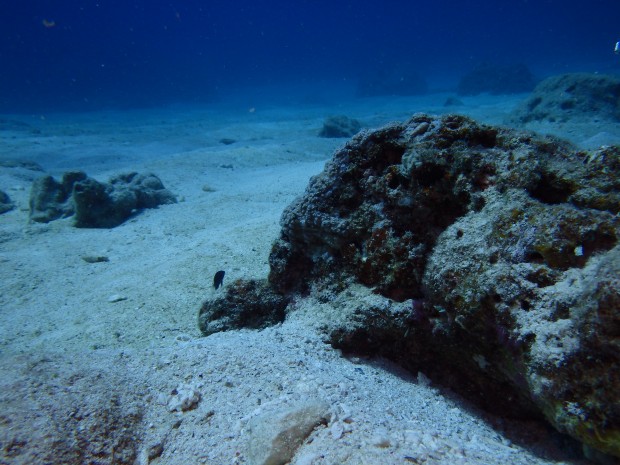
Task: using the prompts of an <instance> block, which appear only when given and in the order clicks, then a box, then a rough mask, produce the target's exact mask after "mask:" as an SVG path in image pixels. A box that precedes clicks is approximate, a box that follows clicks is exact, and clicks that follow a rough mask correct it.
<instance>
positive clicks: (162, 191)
mask: <svg viewBox="0 0 620 465" xmlns="http://www.w3.org/2000/svg"><path fill="white" fill-rule="evenodd" d="M175 202H176V197H175V196H174V195H173V194H172V193H171V192H170V191H169V190H167V189H166V188H165V187H164V185H163V184H162V182H161V180H160V179H159V178H158V177H157V176H155V175H154V174H138V173H127V174H120V175H118V176H115V177H113V178H112V179H110V182H109V183H107V184H105V183H100V182H98V181H96V180H94V179H92V178H89V177H88V176H87V175H86V173H84V172H82V171H69V172H67V173H65V174H63V176H62V180H61V181H60V182H58V181H56V180H55V179H54V178H53V177H52V176H43V177H41V178H39V179H37V180H36V181H35V182H34V183H33V185H32V189H31V191H30V219H31V220H32V221H36V222H39V223H48V222H50V221H53V220H56V219H58V218H66V217H69V216H72V215H75V226H76V227H78V228H113V227H115V226H118V225H119V224H121V223H123V221H125V220H126V219H128V218H129V217H130V216H131V215H132V214H134V213H135V212H136V211H138V210H141V209H144V208H155V207H157V206H158V205H162V204H167V203H175Z"/></svg>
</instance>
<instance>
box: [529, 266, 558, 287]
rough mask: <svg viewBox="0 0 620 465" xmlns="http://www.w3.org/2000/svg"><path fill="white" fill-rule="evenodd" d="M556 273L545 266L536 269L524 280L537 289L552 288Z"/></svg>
mask: <svg viewBox="0 0 620 465" xmlns="http://www.w3.org/2000/svg"><path fill="white" fill-rule="evenodd" d="M557 278H558V276H557V272H554V271H552V270H550V269H549V268H547V267H546V266H543V267H540V268H538V269H537V270H536V271H534V272H532V273H529V274H528V275H527V276H526V277H525V279H527V280H528V281H529V282H531V283H534V284H536V285H537V286H538V287H549V286H553V285H554V284H555V283H556V281H557Z"/></svg>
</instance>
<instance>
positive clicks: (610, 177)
mask: <svg viewBox="0 0 620 465" xmlns="http://www.w3.org/2000/svg"><path fill="white" fill-rule="evenodd" d="M619 212H620V148H618V147H606V148H601V149H600V150H598V151H595V152H584V151H577V150H575V149H574V148H573V147H572V146H571V145H570V144H568V143H564V142H561V141H558V140H555V139H551V138H542V137H538V136H536V135H534V134H530V133H519V132H516V131H514V130H509V129H501V128H497V127H491V126H486V125H479V124H476V123H475V122H474V121H472V120H469V119H467V118H465V117H461V116H455V115H446V116H443V117H440V118H436V117H432V116H427V115H417V116H414V117H413V118H412V119H410V120H409V121H407V122H406V123H403V124H392V125H389V126H386V127H384V128H382V129H379V130H377V131H374V132H362V133H360V134H358V135H357V136H356V137H354V138H353V139H352V140H351V141H350V142H349V143H348V144H347V145H346V146H345V147H344V148H342V149H341V150H339V151H338V152H336V153H335V155H334V157H333V159H332V160H331V161H330V162H329V163H328V164H327V165H326V167H325V170H324V172H323V173H322V174H320V175H318V176H316V177H314V178H313V179H312V180H311V182H310V185H309V186H308V188H307V190H306V192H305V194H304V195H303V196H302V197H300V198H298V199H297V200H296V201H295V202H293V204H292V205H290V206H289V207H288V208H287V209H286V211H285V212H284V214H283V217H282V232H281V237H280V238H279V239H278V240H277V241H276V242H275V244H274V246H273V250H272V253H271V256H270V265H271V272H270V276H269V281H270V283H271V286H272V287H273V289H274V290H275V291H277V292H278V293H280V294H283V295H293V294H300V295H305V296H307V297H306V298H308V299H316V303H317V305H320V306H321V308H322V310H321V314H326V312H325V311H324V308H323V307H324V306H326V305H327V306H330V305H331V306H332V307H333V309H332V315H331V317H330V318H327V319H326V320H325V321H324V327H325V328H326V330H327V331H328V332H329V333H330V338H331V341H332V343H333V344H334V345H335V346H337V347H340V348H342V349H344V350H349V351H357V352H364V353H370V354H381V355H384V356H387V357H390V358H392V359H394V360H396V361H398V362H399V363H400V364H402V365H403V366H405V367H407V368H409V369H411V370H414V371H417V370H422V371H423V372H425V373H428V374H430V375H431V377H434V378H435V379H437V380H439V381H441V382H443V383H446V384H448V385H450V386H451V387H452V388H454V389H456V390H457V391H459V392H461V393H462V394H464V395H465V396H467V397H469V398H471V399H476V400H478V401H479V402H481V403H482V404H483V405H484V406H485V407H488V408H493V409H494V410H496V411H499V412H500V413H510V414H515V415H521V416H528V417H531V416H534V417H536V416H544V417H545V418H546V419H547V420H548V421H549V422H550V423H551V424H553V425H554V426H555V427H556V428H557V429H558V430H560V431H563V432H566V433H568V434H570V435H572V436H573V437H575V438H577V439H579V440H580V441H582V442H583V443H584V444H585V445H586V447H593V448H595V449H598V450H600V451H603V452H605V453H607V454H612V455H616V456H620V247H619V246H618V245H617V242H618V237H619V235H620V219H619V217H618V214H619ZM270 292H271V291H270Z"/></svg>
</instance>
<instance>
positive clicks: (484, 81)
mask: <svg viewBox="0 0 620 465" xmlns="http://www.w3.org/2000/svg"><path fill="white" fill-rule="evenodd" d="M535 85H536V80H535V79H534V76H533V75H532V73H531V72H530V70H529V69H528V68H527V66H525V65H507V66H500V65H493V64H489V63H483V64H480V65H478V66H476V67H475V68H474V69H473V70H472V71H471V72H469V73H468V74H466V75H465V76H463V77H462V78H461V81H460V82H459V85H458V93H459V94H460V95H478V94H481V93H483V92H488V93H490V94H495V95H496V94H516V93H519V92H529V91H530V90H532V89H533V88H534V86H535Z"/></svg>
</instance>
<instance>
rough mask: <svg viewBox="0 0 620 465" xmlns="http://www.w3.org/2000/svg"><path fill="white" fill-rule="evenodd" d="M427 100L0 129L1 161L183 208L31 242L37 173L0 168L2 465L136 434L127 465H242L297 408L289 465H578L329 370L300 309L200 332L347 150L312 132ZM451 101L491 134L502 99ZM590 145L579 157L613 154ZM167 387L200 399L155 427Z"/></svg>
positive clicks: (36, 229)
mask: <svg viewBox="0 0 620 465" xmlns="http://www.w3.org/2000/svg"><path fill="white" fill-rule="evenodd" d="M445 98H446V95H435V96H430V97H426V98H424V99H413V98H412V99H404V98H403V99H398V100H394V99H391V100H381V99H369V100H363V101H355V102H351V103H350V104H349V105H338V106H331V107H330V106H307V107H288V108H260V107H258V108H256V110H255V111H254V112H249V111H248V108H249V107H250V106H251V105H250V104H248V105H247V107H244V106H243V105H239V106H238V107H236V108H234V107H224V106H223V105H219V106H216V107H213V108H202V109H200V108H167V109H160V110H157V111H141V112H137V111H134V112H124V113H121V112H107V113H105V112H101V113H96V114H88V115H44V118H43V117H42V116H40V115H35V116H32V117H24V116H14V115H13V116H11V115H4V116H2V117H3V118H5V119H15V120H19V121H23V122H26V123H29V124H31V125H32V126H33V127H36V128H38V129H39V132H38V133H32V132H27V131H20V130H16V131H4V132H3V133H2V134H0V136H1V137H2V139H1V140H0V160H2V159H18V160H29V161H35V162H38V163H40V164H41V165H42V166H43V167H44V168H45V170H46V171H47V172H48V173H50V174H52V175H54V176H56V177H59V176H60V175H61V174H62V173H63V172H65V171H67V170H71V169H80V170H83V171H86V173H87V174H88V175H89V176H92V177H94V178H96V179H99V180H102V181H106V180H107V179H108V177H109V176H111V175H114V174H118V173H122V172H127V171H138V172H153V173H155V174H156V175H158V176H159V177H160V178H161V179H162V181H163V182H164V184H165V186H166V187H167V188H169V189H170V190H171V191H172V192H174V193H175V194H177V195H178V196H179V198H180V200H181V201H180V202H179V203H178V204H174V205H166V206H162V207H160V208H158V209H154V210H147V211H144V212H143V213H141V214H139V215H137V216H136V217H134V218H132V219H131V220H129V221H127V222H126V223H124V224H123V225H121V226H119V227H117V228H114V229H110V230H107V229H76V228H74V227H73V226H72V220H71V219H65V220H58V221H54V222H51V223H49V224H47V225H42V224H31V223H29V222H28V195H29V190H30V185H31V182H32V180H33V179H34V178H36V177H38V176H40V175H41V174H42V173H40V172H33V171H29V170H26V169H23V168H0V189H2V190H4V191H6V192H7V193H8V194H9V195H10V196H11V197H12V199H13V200H14V201H15V203H16V205H17V207H16V208H15V209H14V210H13V211H11V212H9V213H6V214H4V215H1V216H0V334H1V337H0V351H1V352H0V366H1V370H2V371H1V376H0V383H1V385H0V402H1V404H0V405H1V406H2V410H1V411H0V446H1V449H2V450H0V463H7V464H18V463H20V464H21V463H23V464H31V463H64V462H65V461H66V460H68V459H67V458H66V457H64V456H62V455H61V452H59V451H62V449H63V447H62V442H63V441H64V442H66V443H73V444H81V446H80V447H83V448H88V447H89V446H88V444H94V443H96V442H97V437H98V436H97V434H98V433H97V431H96V430H97V428H99V429H105V428H106V427H105V426H101V425H105V424H106V422H108V423H113V422H114V421H115V419H116V417H119V418H120V417H126V418H135V417H138V416H140V415H142V419H141V420H140V421H137V422H135V423H136V425H137V426H136V427H135V431H133V432H132V434H133V435H134V437H135V441H137V442H138V443H139V444H141V445H140V448H141V450H142V453H141V456H140V459H139V463H140V464H146V463H154V464H155V463H159V464H200V463H208V464H231V463H233V464H237V463H238V464H244V463H252V462H251V461H250V458H249V457H248V454H247V444H248V441H249V437H250V434H251V433H250V432H249V430H248V423H249V422H250V420H251V419H252V418H253V417H255V416H257V415H259V414H264V413H266V414H267V415H269V414H270V412H274V415H275V412H279V411H283V410H286V409H287V408H289V407H290V406H294V405H297V404H298V403H299V402H301V401H302V400H307V399H318V400H321V401H325V402H327V404H328V405H329V411H330V413H329V420H328V422H327V424H326V425H322V426H319V427H317V428H316V429H315V430H314V432H313V433H312V434H311V436H310V437H309V438H308V440H307V441H306V442H305V443H304V445H303V446H302V447H301V448H300V449H299V450H298V452H297V455H296V456H295V458H294V459H293V461H292V462H291V463H294V464H305V465H310V464H315V465H319V464H330V465H331V464H351V465H357V464H402V463H416V464H421V463H424V464H461V463H462V464H508V463H510V464H547V463H578V462H576V461H567V462H561V460H568V459H567V458H566V457H567V456H566V454H565V453H566V450H562V447H561V446H560V445H558V443H557V441H555V442H554V435H552V434H550V433H549V431H548V430H547V429H545V428H544V427H543V426H541V425H537V424H525V425H524V424H520V423H518V422H509V421H505V420H502V419H498V418H494V417H491V416H489V415H486V414H483V413H481V412H478V411H476V409H475V408H473V407H471V406H470V405H468V404H467V403H466V402H463V401H461V400H459V399H458V398H456V397H455V396H453V395H451V394H450V393H449V392H448V391H445V390H442V389H440V388H438V387H437V386H433V385H428V383H427V382H426V380H425V378H424V377H423V376H422V375H420V376H419V377H418V376H416V375H410V374H407V373H403V372H401V371H400V370H398V369H397V368H395V367H393V366H391V365H390V364H388V363H386V362H385V361H382V360H359V359H353V360H351V359H347V358H345V357H343V356H341V354H340V353H339V352H338V351H335V350H333V349H332V348H331V347H330V346H329V345H327V344H325V342H324V335H323V334H321V333H320V331H319V330H318V329H316V328H315V326H316V325H313V320H312V312H313V309H312V307H311V305H312V304H311V302H302V303H300V304H299V305H298V307H297V310H296V311H295V312H294V313H293V314H292V315H291V316H290V317H289V318H288V319H287V321H286V322H285V323H284V324H282V325H280V326H277V327H273V328H269V329H266V330H264V331H259V332H256V331H233V332H228V333H220V334H215V335H213V336H210V337H207V338H204V337H201V335H200V332H199V331H198V328H197V314H198V310H199V308H200V306H201V303H202V302H203V301H204V300H205V299H207V298H209V297H212V296H213V295H215V294H216V293H222V292H223V290H221V289H220V290H219V291H215V290H214V289H213V288H212V279H213V274H214V273H215V271H217V270H219V269H222V270H225V271H226V277H225V280H224V284H225V285H226V284H229V283H231V282H232V281H233V280H235V279H237V278H261V277H265V276H266V274H267V272H268V263H267V258H268V255H269V251H270V247H271V243H272V241H273V240H274V239H275V238H276V237H277V235H278V232H279V224H278V221H279V218H280V214H281V213H282V210H283V209H284V207H285V206H286V205H287V204H289V203H290V202H291V201H292V199H293V198H294V197H295V196H297V195H300V194H301V193H302V192H303V190H304V188H305V186H306V184H307V182H308V179H309V178H310V176H311V175H313V174H316V173H318V172H320V171H321V169H322V167H323V164H324V162H325V161H326V160H327V159H328V158H329V157H330V156H331V154H332V152H333V150H334V149H335V148H337V147H338V146H340V145H342V144H343V143H344V142H345V140H339V139H322V138H319V137H317V136H316V135H317V133H318V131H319V129H320V127H321V124H322V121H323V118H324V117H325V116H327V115H330V114H347V115H349V116H352V117H356V118H358V119H360V120H361V121H362V123H363V124H364V125H366V126H370V127H376V126H379V125H381V124H383V123H385V122H387V121H393V120H404V119H406V118H407V117H408V116H410V115H411V114H412V113H414V112H418V111H431V112H445V111H446V109H445V108H444V107H443V106H442V104H443V101H444V100H445ZM463 100H464V101H465V103H466V106H464V107H457V108H450V110H451V111H459V112H464V113H468V114H470V115H473V116H474V117H476V118H480V119H481V120H483V121H487V122H501V121H502V120H503V118H504V116H505V114H506V112H507V111H509V110H510V109H511V108H512V107H513V106H514V105H515V104H516V103H517V102H518V100H519V97H518V96H517V97H514V98H510V99H505V98H504V99H502V98H491V97H482V98H478V99H463ZM593 131H594V133H593V134H590V133H588V134H585V133H584V134H583V136H582V139H583V140H586V139H588V138H591V137H593V136H594V135H597V134H598V136H597V137H598V139H597V141H598V140H600V139H602V140H603V143H604V142H605V141H608V140H609V139H610V137H616V138H617V137H618V132H616V133H614V132H613V128H612V130H611V132H607V134H609V136H605V134H603V135H600V131H599V132H597V131H596V130H595V129H593ZM579 134H581V133H573V134H572V135H573V136H574V137H577V136H579ZM222 138H232V139H235V140H236V141H237V142H235V143H234V144H231V145H224V144H222V143H220V142H219V140H220V139H222ZM86 255H96V256H106V257H108V258H109V261H108V262H104V263H87V262H85V261H84V260H83V259H82V258H81V257H82V256H86ZM112 301H114V302H112ZM185 388H187V389H188V390H189V391H193V392H195V393H197V394H198V395H199V396H200V400H199V402H198V403H197V405H196V406H195V408H194V409H192V410H188V411H186V412H184V413H182V412H171V411H169V409H168V407H167V403H168V402H169V400H170V399H171V397H173V395H172V393H173V392H176V391H174V390H175V389H177V390H179V391H181V390H183V389H185ZM111 406H112V407H111ZM93 425H99V427H93ZM114 427H115V428H118V425H115V426H114ZM89 428H90V429H89ZM93 428H94V430H93ZM93 431H94V432H93ZM58 441H60V445H58V444H59V443H58ZM80 441H82V442H80ZM54 444H56V446H54ZM149 450H151V455H152V456H157V457H155V458H153V460H150V461H149V459H148V455H149V452H148V451H149ZM157 450H158V451H157ZM154 451H157V452H154ZM71 460H74V461H73V462H71V463H80V462H79V459H75V458H71Z"/></svg>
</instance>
